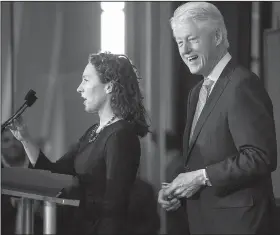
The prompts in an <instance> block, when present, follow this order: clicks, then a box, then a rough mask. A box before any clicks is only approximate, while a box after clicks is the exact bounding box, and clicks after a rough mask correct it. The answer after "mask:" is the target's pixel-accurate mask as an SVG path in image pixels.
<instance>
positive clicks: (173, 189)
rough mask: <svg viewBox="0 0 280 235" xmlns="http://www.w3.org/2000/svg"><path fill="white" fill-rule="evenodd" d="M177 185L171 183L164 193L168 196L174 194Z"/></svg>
mask: <svg viewBox="0 0 280 235" xmlns="http://www.w3.org/2000/svg"><path fill="white" fill-rule="evenodd" d="M176 188H177V186H176V185H175V184H171V185H170V186H169V187H168V188H166V189H165V190H164V194H165V195H166V196H168V195H171V194H173V192H174V191H175V190H176Z"/></svg>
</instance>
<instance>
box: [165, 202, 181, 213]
mask: <svg viewBox="0 0 280 235" xmlns="http://www.w3.org/2000/svg"><path fill="white" fill-rule="evenodd" d="M180 206H181V202H180V201H178V202H176V203H175V204H173V205H172V206H170V207H168V208H166V211H175V210H177V209H178V208H179V207H180Z"/></svg>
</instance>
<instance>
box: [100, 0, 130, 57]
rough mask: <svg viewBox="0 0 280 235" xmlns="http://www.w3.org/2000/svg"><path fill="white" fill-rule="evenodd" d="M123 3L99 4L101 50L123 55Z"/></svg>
mask: <svg viewBox="0 0 280 235" xmlns="http://www.w3.org/2000/svg"><path fill="white" fill-rule="evenodd" d="M124 7H125V4H124V2H101V9H102V13H101V50H102V51H110V52H112V53H115V54H124V53H125V32H124V30H125V29H124V28H125V27H124V26H125V24H124V23H125V14H124Z"/></svg>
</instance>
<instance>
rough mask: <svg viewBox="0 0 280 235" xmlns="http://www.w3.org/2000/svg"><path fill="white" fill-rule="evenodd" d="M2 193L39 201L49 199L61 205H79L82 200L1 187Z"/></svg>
mask: <svg viewBox="0 0 280 235" xmlns="http://www.w3.org/2000/svg"><path fill="white" fill-rule="evenodd" d="M1 193H2V194H5V195H9V196H14V197H22V198H28V199H33V200H39V201H48V202H52V203H56V204H61V205H68V206H79V204H80V201H79V200H76V199H64V198H57V197H49V196H45V195H40V194H34V193H28V192H23V191H19V190H12V189H5V188H2V189H1Z"/></svg>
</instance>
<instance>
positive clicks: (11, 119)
mask: <svg viewBox="0 0 280 235" xmlns="http://www.w3.org/2000/svg"><path fill="white" fill-rule="evenodd" d="M26 103H27V101H25V102H24V104H23V105H22V106H21V107H20V108H19V109H18V111H17V112H16V113H15V114H14V115H13V116H11V117H10V118H9V119H8V120H7V121H6V122H4V123H3V124H2V125H1V133H3V131H4V130H5V128H6V127H7V126H8V125H10V124H11V123H12V121H13V120H14V119H16V118H18V117H19V116H20V115H21V114H22V113H23V112H24V111H25V109H26V108H27V107H28V105H27V104H26Z"/></svg>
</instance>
